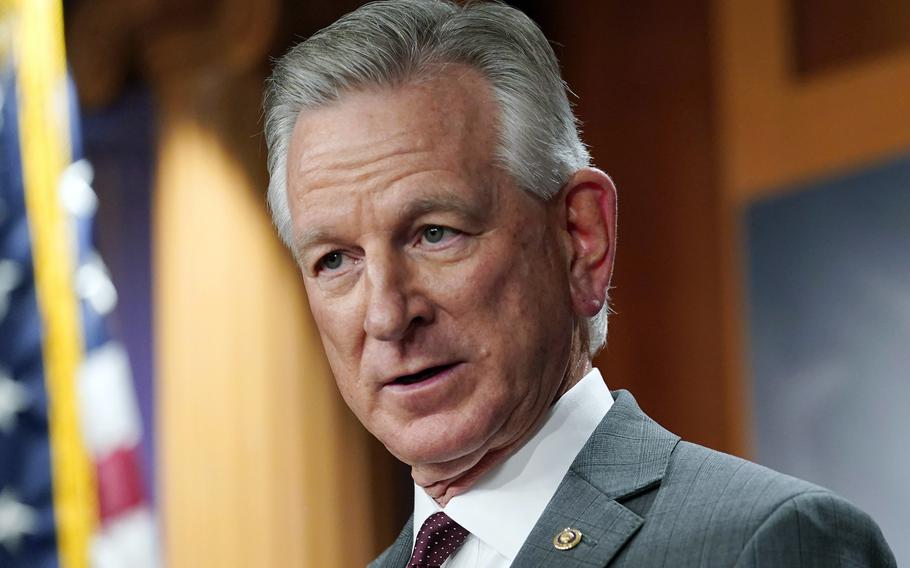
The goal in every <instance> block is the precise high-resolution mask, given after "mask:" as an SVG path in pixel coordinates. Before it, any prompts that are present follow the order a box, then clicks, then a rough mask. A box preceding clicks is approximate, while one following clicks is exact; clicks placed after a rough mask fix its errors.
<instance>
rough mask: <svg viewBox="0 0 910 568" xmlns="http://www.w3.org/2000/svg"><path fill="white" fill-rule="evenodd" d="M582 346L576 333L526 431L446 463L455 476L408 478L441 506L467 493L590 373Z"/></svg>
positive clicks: (415, 470) (415, 471) (416, 471)
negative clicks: (549, 396)
mask: <svg viewBox="0 0 910 568" xmlns="http://www.w3.org/2000/svg"><path fill="white" fill-rule="evenodd" d="M585 344H586V341H584V340H579V337H578V335H577V334H576V335H575V336H574V337H573V341H572V347H571V349H570V357H569V361H568V363H567V365H566V370H565V372H564V373H563V378H562V380H561V381H560V384H559V388H558V389H557V390H556V393H555V396H554V397H553V400H552V401H551V402H550V404H549V405H548V406H547V407H546V409H545V410H544V412H541V414H540V416H538V418H537V420H536V421H535V422H534V423H533V424H532V425H531V427H529V428H528V429H527V430H526V431H525V432H523V433H522V434H521V435H520V436H517V437H515V438H514V439H513V440H512V441H510V442H509V443H507V444H505V445H503V446H500V447H497V448H489V449H487V450H486V451H485V452H483V453H480V454H479V457H475V456H466V458H465V463H454V464H448V466H447V467H451V468H452V469H454V470H455V471H457V472H458V473H457V474H456V475H453V476H450V477H448V478H446V479H443V480H440V481H435V482H432V483H428V484H424V483H421V478H423V477H424V475H425V472H424V471H422V469H423V468H421V466H413V467H412V468H411V476H412V477H413V478H414V481H415V483H417V484H418V485H420V486H421V487H423V490H424V491H426V493H427V495H429V496H430V497H432V498H433V500H435V501H436V503H438V504H439V506H440V507H445V506H446V505H447V504H448V503H449V501H450V500H451V499H452V498H453V497H456V496H458V495H461V494H463V493H465V492H466V491H468V490H469V489H470V488H471V487H472V486H473V485H474V484H475V483H477V480H478V479H480V478H481V477H483V475H484V474H485V473H487V472H488V471H490V470H491V469H493V468H494V467H496V466H497V465H499V464H500V463H502V462H504V461H505V460H506V459H507V458H508V457H509V456H511V455H512V454H513V453H514V452H515V451H516V450H517V449H518V448H520V447H521V446H522V445H523V444H524V443H525V442H526V441H527V440H528V439H530V438H531V436H533V434H534V432H536V431H537V429H538V427H539V426H540V425H541V423H542V422H543V419H544V417H545V416H546V415H547V410H549V408H550V407H552V406H553V404H555V403H556V401H557V400H559V399H560V397H562V395H564V394H566V393H567V392H569V389H571V388H572V387H574V386H575V385H576V384H578V382H579V381H580V380H581V379H582V378H583V377H584V376H585V375H587V374H588V373H589V372H590V371H591V369H592V363H591V358H590V356H589V355H588V353H587V348H586V346H585ZM475 455H477V454H475ZM459 461H461V460H459ZM453 466H454V467H453ZM431 469H432V466H431Z"/></svg>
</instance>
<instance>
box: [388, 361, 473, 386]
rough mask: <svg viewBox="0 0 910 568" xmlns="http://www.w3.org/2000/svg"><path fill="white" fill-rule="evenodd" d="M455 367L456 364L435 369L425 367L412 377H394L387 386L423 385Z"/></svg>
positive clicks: (439, 366)
mask: <svg viewBox="0 0 910 568" xmlns="http://www.w3.org/2000/svg"><path fill="white" fill-rule="evenodd" d="M456 365H458V363H449V364H447V365H438V366H436V367H427V368H426V369H424V370H422V371H419V372H417V373H414V374H412V375H402V376H400V377H396V378H395V379H394V380H392V381H390V382H389V383H388V384H389V385H400V386H408V385H416V384H418V383H423V382H426V381H429V380H432V379H433V378H435V377H437V376H439V375H442V374H443V373H445V372H446V371H448V370H449V369H452V368H454V367H455V366H456Z"/></svg>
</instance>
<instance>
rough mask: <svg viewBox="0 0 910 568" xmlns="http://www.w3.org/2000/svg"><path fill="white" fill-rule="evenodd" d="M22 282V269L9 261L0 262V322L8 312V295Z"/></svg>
mask: <svg viewBox="0 0 910 568" xmlns="http://www.w3.org/2000/svg"><path fill="white" fill-rule="evenodd" d="M20 282H22V268H21V267H20V266H19V264H18V263H17V262H14V261H12V260H9V259H3V260H0V320H2V319H3V318H4V317H5V316H6V312H7V311H9V294H10V292H12V291H13V290H15V289H16V287H17V286H19V283H20Z"/></svg>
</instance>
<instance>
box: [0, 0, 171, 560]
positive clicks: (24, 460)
mask: <svg viewBox="0 0 910 568" xmlns="http://www.w3.org/2000/svg"><path fill="white" fill-rule="evenodd" d="M61 10H62V8H61V6H60V1H59V0H19V1H18V2H12V3H10V2H8V1H7V2H5V3H0V567H2V568H7V567H8V568H19V567H22V568H26V567H27V568H43V567H56V566H61V567H64V568H81V567H89V566H91V567H93V568H121V567H122V568H127V567H128V568H145V567H149V568H152V567H155V566H158V565H159V559H158V552H157V543H156V530H155V521H154V518H153V515H152V512H151V509H150V507H149V505H148V503H147V499H146V496H145V494H144V489H143V487H144V484H143V477H142V472H141V468H140V466H139V453H140V452H139V448H140V443H141V438H142V433H141V422H140V419H139V413H138V409H137V405H136V401H135V396H134V393H133V386H132V379H131V374H130V365H129V360H128V358H127V355H126V352H125V350H124V348H123V347H122V345H121V344H120V343H119V342H118V341H117V340H116V338H115V337H113V336H112V334H111V333H110V331H109V325H108V316H109V315H110V314H111V313H112V312H113V310H114V309H115V308H116V305H117V292H116V290H115V289H114V286H113V284H112V283H111V279H110V277H109V275H108V272H107V269H106V267H105V265H104V262H103V261H102V259H101V256H100V255H99V254H98V251H97V250H96V249H95V248H94V246H93V242H92V227H93V219H94V213H95V210H96V208H97V198H96V196H95V193H94V192H93V191H92V188H91V182H92V168H91V165H90V164H89V163H88V162H87V161H85V160H84V159H82V158H81V147H80V136H79V128H78V113H77V112H75V108H76V106H75V96H74V90H73V88H72V85H71V84H70V82H69V81H68V79H67V75H66V66H65V62H64V56H63V38H62V36H63V34H62V15H61Z"/></svg>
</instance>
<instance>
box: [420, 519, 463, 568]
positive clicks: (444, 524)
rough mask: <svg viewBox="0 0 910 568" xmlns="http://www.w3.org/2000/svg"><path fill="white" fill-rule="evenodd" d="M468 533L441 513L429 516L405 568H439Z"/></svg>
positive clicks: (421, 528)
mask: <svg viewBox="0 0 910 568" xmlns="http://www.w3.org/2000/svg"><path fill="white" fill-rule="evenodd" d="M467 536H468V531H467V530H465V528H464V527H462V526H461V525H459V524H458V523H456V522H455V521H453V520H452V519H450V518H449V516H448V515H446V514H445V513H443V512H439V513H434V514H432V515H430V516H429V517H428V518H427V520H426V521H424V522H423V526H422V527H420V532H419V533H417V543H416V544H415V545H414V554H412V555H411V561H410V562H408V566H407V568H439V567H440V566H441V565H442V563H443V562H445V561H446V559H447V558H448V557H449V556H451V555H453V554H454V553H455V551H456V550H458V547H459V546H461V544H462V543H463V542H464V539H465V538H467Z"/></svg>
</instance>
